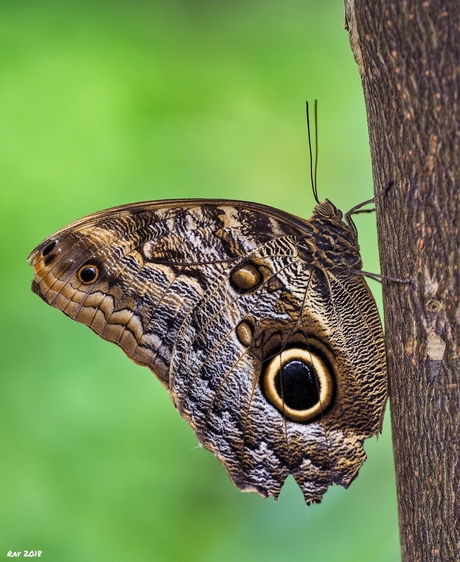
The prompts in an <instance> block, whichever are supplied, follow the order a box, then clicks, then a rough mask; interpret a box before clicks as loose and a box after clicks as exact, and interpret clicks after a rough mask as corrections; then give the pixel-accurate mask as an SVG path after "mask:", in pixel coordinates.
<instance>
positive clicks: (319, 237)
mask: <svg viewBox="0 0 460 562" xmlns="http://www.w3.org/2000/svg"><path fill="white" fill-rule="evenodd" d="M356 209H357V207H355V208H354V209H352V211H350V212H349V213H347V214H345V216H343V214H342V212H341V211H340V210H339V209H337V207H336V206H335V205H333V203H331V202H330V201H329V200H325V201H323V202H318V203H317V205H316V207H315V209H314V212H313V215H312V216H311V218H309V219H308V220H304V219H301V218H298V217H296V216H293V215H291V214H288V213H286V212H283V211H281V210H278V209H274V208H271V207H267V206H264V205H261V204H257V203H249V202H243V201H229V200H204V199H195V200H194V199H184V200H166V201H152V202H143V203H134V204H130V205H124V206H121V207H115V208H112V209H108V210H104V211H101V212H97V213H95V214H92V215H90V216H88V217H85V218H83V219H80V220H77V221H76V222H74V223H72V224H70V225H69V226H66V227H65V228H63V229H61V230H59V231H57V232H56V233H55V234H53V235H52V236H50V237H49V238H47V239H46V240H45V241H43V242H42V243H41V244H39V245H38V246H37V247H36V248H35V249H34V250H33V252H32V253H31V254H30V256H29V262H30V264H31V265H32V266H33V268H34V281H33V283H32V290H33V291H34V292H35V293H36V294H37V295H38V296H40V297H41V298H42V299H43V300H44V301H45V302H46V303H48V304H49V305H51V306H53V307H55V308H58V309H59V310H61V311H62V312H64V313H65V314H66V315H67V316H69V317H70V318H72V319H73V320H76V321H77V322H80V323H82V324H86V325H87V326H89V327H90V328H91V329H92V330H93V331H94V332H96V333H97V334H98V335H99V336H101V337H102V338H104V339H106V340H108V341H111V342H113V343H115V344H117V345H118V346H119V347H120V348H121V349H122V350H123V351H124V352H125V354H126V355H127V356H128V357H129V358H130V359H132V360H133V361H134V362H136V363H138V364H139V365H144V366H146V367H148V368H149V369H151V371H152V372H153V373H154V374H155V376H156V377H157V378H158V379H159V381H160V382H161V383H162V384H163V386H164V387H165V388H166V390H167V391H168V393H169V395H170V397H171V400H172V402H173V404H174V406H175V407H176V409H177V410H178V412H179V413H180V415H181V416H182V417H183V418H185V419H186V420H187V421H188V423H189V424H190V425H191V426H192V428H193V429H194V431H195V433H196V436H197V438H198V440H199V442H200V443H201V444H202V445H203V446H204V447H205V448H206V449H209V450H210V451H212V452H213V453H214V454H215V455H216V457H217V458H218V459H219V460H220V461H221V462H222V464H223V465H224V467H225V468H226V470H227V472H228V474H229V476H230V478H231V480H232V481H233V482H234V484H235V485H236V486H237V487H238V488H240V489H241V490H244V491H254V492H257V493H259V494H260V495H262V496H264V497H267V496H273V497H274V498H275V499H276V498H278V495H279V493H280V491H281V488H282V485H283V483H284V481H285V479H286V478H287V477H288V476H289V475H290V474H292V475H293V477H294V478H295V480H296V482H297V483H298V485H299V487H300V488H301V490H302V492H303V495H304V497H305V501H306V502H307V504H309V503H312V502H319V501H321V498H322V496H323V494H324V493H325V492H326V490H327V489H328V487H329V486H330V485H331V484H333V483H335V484H340V485H342V486H344V487H348V486H349V485H350V483H351V482H352V481H353V480H354V478H355V477H356V476H357V474H358V471H359V469H360V467H361V466H362V464H363V462H364V460H365V458H366V454H365V451H364V448H363V442H364V440H365V439H367V438H368V437H370V436H372V435H375V434H377V433H379V432H380V431H381V427H382V420H383V413H384V408H385V403H386V398H387V375H386V363H385V348H384V338H383V332H382V327H381V323H380V319H379V315H378V311H377V307H376V304H375V301H374V299H373V297H372V294H371V292H370V290H369V288H368V286H367V283H366V280H365V278H364V275H363V274H362V271H361V267H362V264H361V257H360V253H359V245H358V236H357V230H356V228H355V225H354V223H353V220H352V218H351V215H352V213H353V212H355V211H356Z"/></svg>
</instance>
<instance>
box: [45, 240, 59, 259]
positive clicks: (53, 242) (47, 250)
mask: <svg viewBox="0 0 460 562" xmlns="http://www.w3.org/2000/svg"><path fill="white" fill-rule="evenodd" d="M57 243H58V241H57V240H53V241H52V242H50V243H49V244H48V246H46V247H45V248H44V249H43V252H42V255H43V256H46V255H48V254H49V253H50V252H51V250H52V249H53V248H54V247H55V246H56V244H57Z"/></svg>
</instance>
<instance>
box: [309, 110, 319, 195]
mask: <svg viewBox="0 0 460 562" xmlns="http://www.w3.org/2000/svg"><path fill="white" fill-rule="evenodd" d="M306 114H307V132H308V150H309V154H310V182H311V189H312V191H313V196H314V198H315V201H316V202H317V203H319V199H318V184H317V173H318V100H315V105H314V113H313V114H314V127H315V157H314V159H313V143H312V140H311V127H310V111H309V106H308V101H307V102H306Z"/></svg>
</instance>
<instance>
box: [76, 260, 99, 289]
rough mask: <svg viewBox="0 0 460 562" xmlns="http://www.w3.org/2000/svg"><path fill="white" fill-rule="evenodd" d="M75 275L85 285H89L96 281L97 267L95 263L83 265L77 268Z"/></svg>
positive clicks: (97, 275)
mask: <svg viewBox="0 0 460 562" xmlns="http://www.w3.org/2000/svg"><path fill="white" fill-rule="evenodd" d="M77 277H78V279H79V280H80V281H81V282H82V283H84V284H85V285H90V284H91V283H94V282H95V281H97V278H98V277H99V269H98V268H97V267H96V266H95V265H84V266H83V267H81V268H80V269H79V270H78V273H77Z"/></svg>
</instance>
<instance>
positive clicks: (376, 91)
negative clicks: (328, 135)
mask: <svg viewBox="0 0 460 562" xmlns="http://www.w3.org/2000/svg"><path fill="white" fill-rule="evenodd" d="M345 7H346V22H347V28H348V31H349V34H350V42H351V47H352V50H353V53H354V56H355V60H356V62H357V64H358V67H359V71H360V74H361V79H362V84H363V89H364V96H365V100H366V107H367V116H368V124H369V136H370V145H371V155H372V164H373V176H374V184H375V191H376V193H377V192H380V191H381V190H384V189H386V188H388V189H387V192H386V194H385V196H383V197H381V198H379V199H378V201H377V204H376V207H377V224H378V230H379V248H380V256H381V266H382V273H384V274H386V275H390V276H393V277H400V278H408V277H412V278H413V279H414V283H413V284H412V285H404V284H398V283H394V282H389V281H385V283H384V309H385V326H386V339H387V357H388V368H389V376H390V399H391V414H392V427H393V444H394V454H395V465H396V479H397V491H398V504H399V521H400V534H401V546H402V556H403V560H404V562H408V561H420V562H422V561H426V562H434V561H439V562H451V561H457V562H458V561H459V560H460V539H459V536H460V462H459V461H460V454H459V442H460V436H459V431H460V359H459V355H460V302H459V297H460V278H459V266H460V251H459V249H460V204H459V188H460V162H459V160H460V132H459V131H460V105H459V98H460V2H459V1H458V0H444V1H443V0H426V1H423V0H376V1H373V2H369V1H366V0H345Z"/></svg>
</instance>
